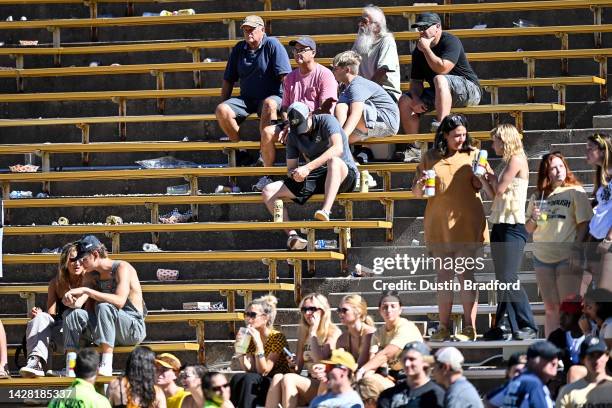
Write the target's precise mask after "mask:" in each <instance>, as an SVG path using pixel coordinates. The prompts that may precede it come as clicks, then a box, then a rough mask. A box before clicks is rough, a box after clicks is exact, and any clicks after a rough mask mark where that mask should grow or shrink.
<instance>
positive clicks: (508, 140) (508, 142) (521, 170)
mask: <svg viewBox="0 0 612 408" xmlns="http://www.w3.org/2000/svg"><path fill="white" fill-rule="evenodd" d="M491 140H492V141H493V149H494V150H495V154H497V155H498V156H502V159H503V164H504V166H503V169H502V170H501V172H500V173H499V176H497V175H496V174H495V173H494V172H493V171H492V170H491V169H490V168H488V169H487V172H486V173H485V174H484V176H482V177H481V181H482V185H483V189H484V191H485V193H486V194H487V195H488V196H489V197H490V198H492V199H493V204H492V208H491V215H490V217H489V222H490V223H491V224H493V228H492V231H491V256H492V257H493V265H494V266H495V278H496V279H497V280H498V281H500V282H506V283H516V282H517V281H518V280H519V278H518V272H519V270H520V267H521V261H522V259H523V250H524V249H525V244H526V243H527V231H526V230H525V202H526V200H527V187H528V185H529V165H528V163H527V156H526V155H525V151H524V150H523V143H522V141H521V135H520V133H519V132H518V130H517V129H516V128H515V127H514V126H512V125H510V124H502V125H499V126H497V127H495V128H494V129H493V130H492V131H491ZM505 314H507V315H508V321H507V322H504V321H502V318H503V316H504V315H505ZM496 316H497V320H496V322H495V324H494V326H493V327H491V329H490V330H489V331H487V332H486V333H485V334H484V339H485V340H504V339H509V338H510V337H512V338H514V339H515V340H526V339H532V338H535V337H536V336H537V325H536V323H535V320H534V319H533V313H532V311H531V307H530V305H529V299H528V298H527V294H526V293H525V290H524V289H523V288H520V289H519V290H498V291H497V311H496Z"/></svg>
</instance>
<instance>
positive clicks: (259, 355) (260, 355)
mask: <svg viewBox="0 0 612 408" xmlns="http://www.w3.org/2000/svg"><path fill="white" fill-rule="evenodd" d="M255 357H257V358H265V357H266V355H265V354H264V353H257V354H255Z"/></svg>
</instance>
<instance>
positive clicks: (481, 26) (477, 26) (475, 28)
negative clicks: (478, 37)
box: [472, 23, 487, 30]
mask: <svg viewBox="0 0 612 408" xmlns="http://www.w3.org/2000/svg"><path fill="white" fill-rule="evenodd" d="M485 28H487V25H486V24H484V23H480V24H476V25H475V26H474V27H472V29H473V30H484V29H485Z"/></svg>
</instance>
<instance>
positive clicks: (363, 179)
mask: <svg viewBox="0 0 612 408" xmlns="http://www.w3.org/2000/svg"><path fill="white" fill-rule="evenodd" d="M359 191H361V192H362V193H367V192H369V191H370V172H368V171H367V170H362V171H361V175H360V179H359Z"/></svg>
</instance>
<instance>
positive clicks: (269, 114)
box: [215, 15, 291, 165]
mask: <svg viewBox="0 0 612 408" xmlns="http://www.w3.org/2000/svg"><path fill="white" fill-rule="evenodd" d="M240 28H241V29H242V33H243V35H244V40H243V41H239V42H238V43H237V44H236V45H235V46H234V48H233V49H232V52H231V54H230V57H229V60H228V61H227V65H226V67H225V73H224V74H223V86H222V88H221V100H222V101H223V102H221V103H220V104H219V105H218V106H217V109H216V111H215V115H216V116H217V121H218V122H219V126H220V127H221V129H222V130H223V132H224V133H225V134H226V135H227V136H228V137H229V139H230V140H231V141H232V142H238V141H240V137H239V136H238V131H239V130H240V125H239V124H240V123H242V121H243V120H244V119H246V118H247V116H249V115H250V114H252V113H255V112H257V113H258V114H259V117H260V122H259V127H260V132H261V130H262V129H263V128H265V127H266V126H269V125H270V123H271V121H274V120H277V119H278V112H277V111H278V110H279V109H280V106H281V96H282V84H283V79H284V78H285V75H287V74H288V73H289V72H291V64H290V63H289V56H288V55H287V51H286V50H285V48H284V47H283V46H282V45H281V43H280V42H279V41H278V40H277V39H276V38H273V37H268V36H266V33H265V27H264V21H263V19H262V18H261V17H259V16H255V15H251V16H247V17H246V18H245V19H244V21H243V22H242V25H241V26H240ZM236 81H240V96H238V97H236V98H232V97H231V96H232V90H233V89H234V84H235V83H236ZM248 157H249V156H248V154H247V153H246V151H241V152H240V153H239V154H238V155H237V157H236V159H237V161H238V164H239V165H240V164H242V165H246V164H248V161H249V160H248Z"/></svg>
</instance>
